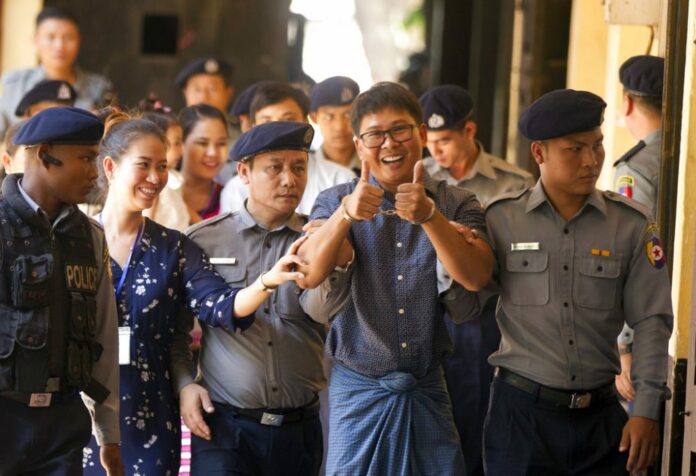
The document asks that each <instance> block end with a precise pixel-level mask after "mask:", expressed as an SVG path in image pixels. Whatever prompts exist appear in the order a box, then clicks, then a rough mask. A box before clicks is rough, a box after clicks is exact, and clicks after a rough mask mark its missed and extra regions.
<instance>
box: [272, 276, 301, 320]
mask: <svg viewBox="0 0 696 476" xmlns="http://www.w3.org/2000/svg"><path fill="white" fill-rule="evenodd" d="M301 293H302V289H300V288H299V287H298V286H297V285H296V284H295V283H293V282H290V283H285V284H283V285H282V286H280V287H279V288H278V290H276V292H275V295H274V296H273V303H274V304H275V308H276V311H278V315H279V316H280V317H282V318H284V319H306V316H305V313H304V311H303V310H302V307H301V306H300V294H301Z"/></svg>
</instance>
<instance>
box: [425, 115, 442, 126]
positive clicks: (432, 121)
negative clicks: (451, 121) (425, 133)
mask: <svg viewBox="0 0 696 476" xmlns="http://www.w3.org/2000/svg"><path fill="white" fill-rule="evenodd" d="M444 125H445V118H444V117H442V116H441V115H439V114H433V115H431V116H430V117H429V118H428V127H430V128H431V129H437V128H438V127H442V126H444Z"/></svg>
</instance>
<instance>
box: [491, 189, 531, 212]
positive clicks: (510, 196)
mask: <svg viewBox="0 0 696 476" xmlns="http://www.w3.org/2000/svg"><path fill="white" fill-rule="evenodd" d="M530 188H531V187H524V188H521V189H519V190H512V191H510V192H505V193H501V194H500V195H496V196H495V197H493V198H492V199H491V200H490V201H489V202H488V205H486V209H488V208H490V207H491V206H493V205H494V204H496V203H500V202H503V201H505V200H517V199H518V198H520V197H521V196H522V195H524V194H525V193H527V190H529V189H530Z"/></svg>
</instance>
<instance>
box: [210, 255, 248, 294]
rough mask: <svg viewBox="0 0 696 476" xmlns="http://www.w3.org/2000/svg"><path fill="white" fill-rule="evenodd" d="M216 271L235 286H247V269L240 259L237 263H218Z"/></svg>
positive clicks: (230, 284) (229, 284) (229, 283)
mask: <svg viewBox="0 0 696 476" xmlns="http://www.w3.org/2000/svg"><path fill="white" fill-rule="evenodd" d="M215 271H217V272H218V274H219V275H220V276H222V278H223V279H224V280H225V282H226V283H227V284H228V286H232V287H233V288H245V287H247V270H246V267H244V266H243V265H242V264H241V263H240V262H239V261H238V262H237V263H236V264H216V265H215Z"/></svg>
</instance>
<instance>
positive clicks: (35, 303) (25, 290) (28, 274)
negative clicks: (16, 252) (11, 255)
mask: <svg viewBox="0 0 696 476" xmlns="http://www.w3.org/2000/svg"><path fill="white" fill-rule="evenodd" d="M52 276H53V256H51V255H50V254H44V255H38V256H34V255H23V256H19V257H17V260H16V261H15V264H14V266H13V275H12V291H13V293H12V301H13V304H14V305H15V307H17V308H19V309H32V308H35V307H43V306H47V305H49V304H50V301H51V284H52V280H51V278H52Z"/></svg>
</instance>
